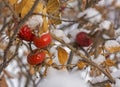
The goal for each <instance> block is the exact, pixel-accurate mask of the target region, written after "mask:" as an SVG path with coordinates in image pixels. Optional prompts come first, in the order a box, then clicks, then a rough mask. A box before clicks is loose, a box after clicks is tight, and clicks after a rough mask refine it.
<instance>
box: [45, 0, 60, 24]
mask: <svg viewBox="0 0 120 87" xmlns="http://www.w3.org/2000/svg"><path fill="white" fill-rule="evenodd" d="M59 10H60V2H59V0H48V3H47V12H48V14H49V15H51V16H53V17H52V18H50V19H49V21H50V23H53V24H56V25H57V24H60V23H61V20H60V18H61V13H60V11H59Z"/></svg>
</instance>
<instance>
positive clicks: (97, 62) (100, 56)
mask: <svg viewBox="0 0 120 87" xmlns="http://www.w3.org/2000/svg"><path fill="white" fill-rule="evenodd" d="M92 61H94V62H95V63H96V64H98V65H99V64H101V63H102V62H104V61H105V56H103V55H99V56H98V57H97V58H95V59H93V60H92Z"/></svg>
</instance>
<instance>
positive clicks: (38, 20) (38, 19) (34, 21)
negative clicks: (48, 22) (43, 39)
mask: <svg viewBox="0 0 120 87" xmlns="http://www.w3.org/2000/svg"><path fill="white" fill-rule="evenodd" d="M42 23H43V19H42V16H41V15H34V16H32V17H30V18H29V19H28V21H27V22H26V24H27V25H28V26H29V27H30V28H33V29H34V28H35V27H36V26H38V25H39V26H42Z"/></svg>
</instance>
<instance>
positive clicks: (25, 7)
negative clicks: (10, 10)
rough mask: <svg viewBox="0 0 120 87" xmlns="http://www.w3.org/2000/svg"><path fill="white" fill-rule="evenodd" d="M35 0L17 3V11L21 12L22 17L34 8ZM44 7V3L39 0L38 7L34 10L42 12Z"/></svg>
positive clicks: (23, 0) (24, 0)
mask: <svg viewBox="0 0 120 87" xmlns="http://www.w3.org/2000/svg"><path fill="white" fill-rule="evenodd" d="M34 2H35V0H22V1H21V2H20V3H18V4H15V11H16V13H17V14H18V15H19V14H21V17H22V18H23V17H24V16H25V15H26V14H27V13H28V12H29V11H30V9H31V8H32V6H33V4H34ZM42 9H43V4H42V3H40V2H39V4H38V5H37V7H36V8H35V10H34V13H38V12H41V11H42Z"/></svg>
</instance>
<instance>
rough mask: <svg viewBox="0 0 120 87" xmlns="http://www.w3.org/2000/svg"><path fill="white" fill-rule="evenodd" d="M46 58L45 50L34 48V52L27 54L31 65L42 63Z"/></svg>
mask: <svg viewBox="0 0 120 87" xmlns="http://www.w3.org/2000/svg"><path fill="white" fill-rule="evenodd" d="M44 59H45V52H44V51H39V50H34V51H33V52H32V53H30V54H29V55H28V56H27V62H28V63H29V64H30V65H37V64H40V63H42V62H43V61H44Z"/></svg>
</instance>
